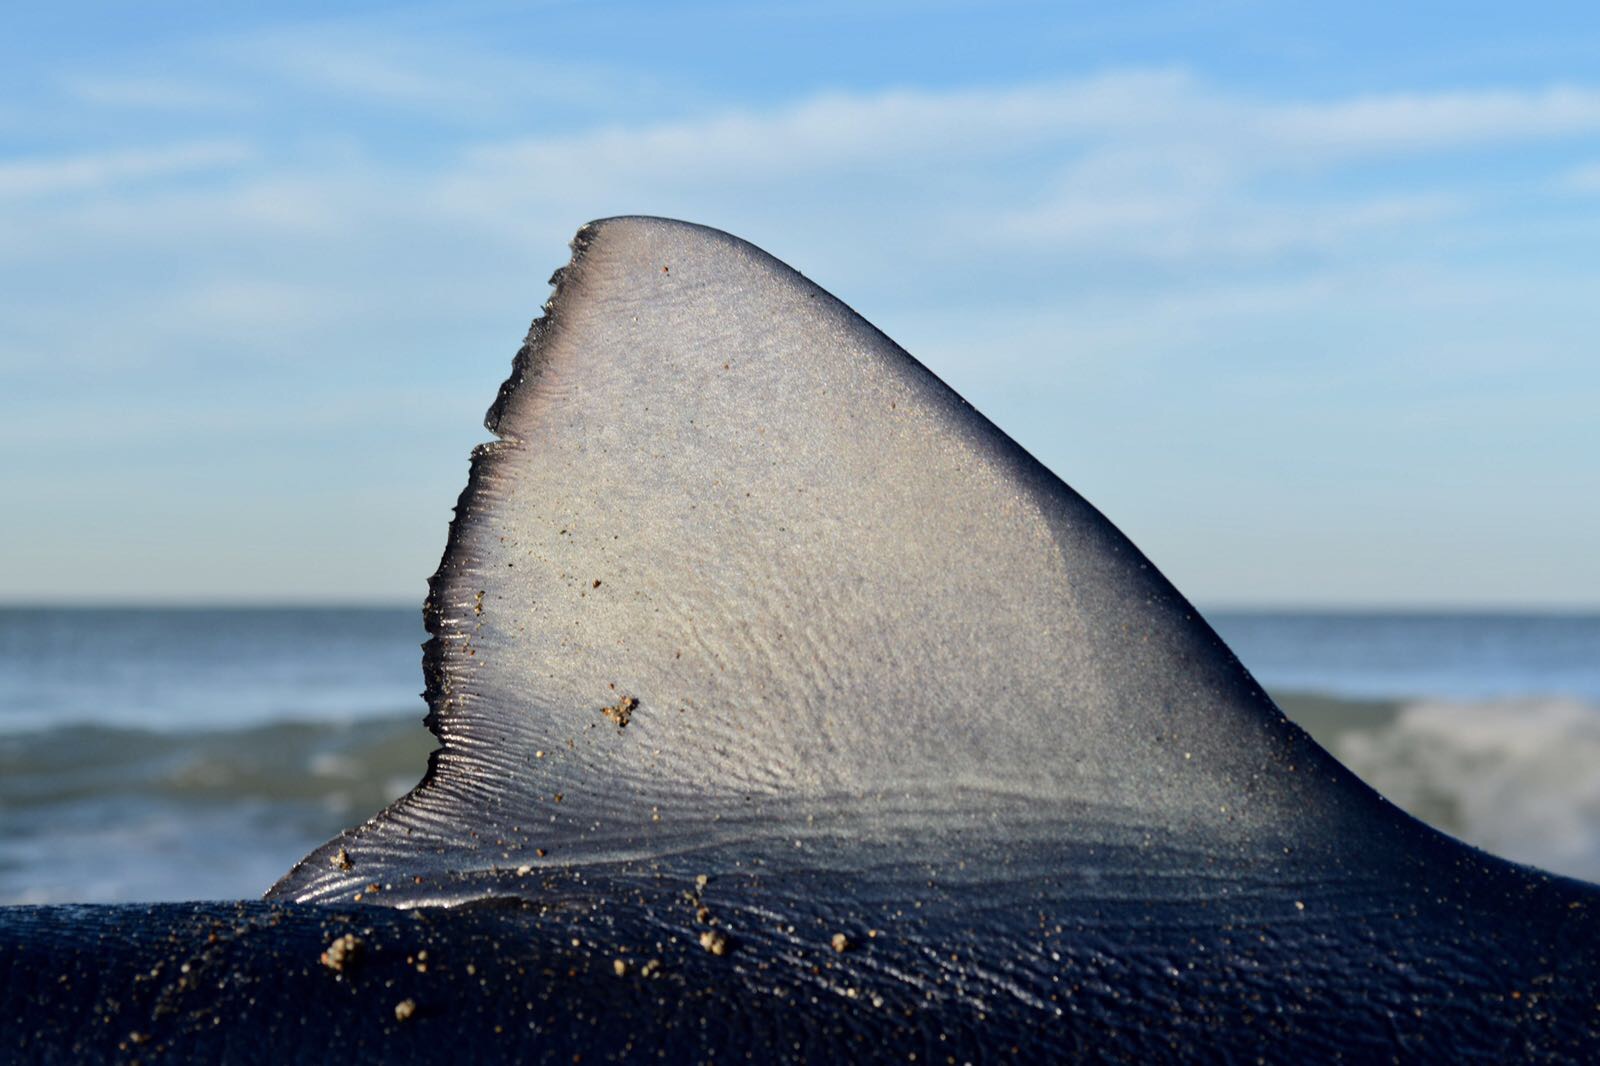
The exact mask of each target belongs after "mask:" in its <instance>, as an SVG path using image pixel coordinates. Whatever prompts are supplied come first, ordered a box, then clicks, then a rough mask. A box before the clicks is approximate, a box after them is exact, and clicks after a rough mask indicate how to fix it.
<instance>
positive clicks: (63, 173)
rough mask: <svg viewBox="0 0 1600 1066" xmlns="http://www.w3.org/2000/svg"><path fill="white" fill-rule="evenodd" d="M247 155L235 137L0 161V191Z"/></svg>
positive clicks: (30, 192)
mask: <svg viewBox="0 0 1600 1066" xmlns="http://www.w3.org/2000/svg"><path fill="white" fill-rule="evenodd" d="M253 155H254V153H253V151H252V150H251V149H250V148H249V146H247V145H244V144H242V143H239V142H237V141H208V142H203V143H198V144H180V145H175V146H171V147H167V148H149V149H132V150H127V151H118V152H99V153H94V154H90V155H75V156H58V157H56V158H46V159H10V160H0V196H15V197H23V196H50V195H55V194H58V193H65V192H86V191H91V190H99V189H105V188H108V187H111V186H116V185H120V184H123V183H125V182H130V181H139V180H148V179H153V178H166V177H174V176H176V175H179V174H189V173H193V172H195V171H204V170H216V169H222V168H227V167H235V166H238V165H239V164H241V163H244V162H246V161H248V160H249V159H251V158H252V157H253Z"/></svg>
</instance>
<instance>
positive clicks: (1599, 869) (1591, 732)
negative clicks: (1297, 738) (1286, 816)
mask: <svg viewBox="0 0 1600 1066" xmlns="http://www.w3.org/2000/svg"><path fill="white" fill-rule="evenodd" d="M1334 748H1335V753H1336V754H1337V755H1338V756H1339V758H1341V759H1342V760H1344V762H1345V764H1346V765H1348V766H1349V767H1350V768H1351V769H1352V770H1354V771H1355V772H1356V773H1357V774H1359V775H1360V776H1361V777H1362V778H1363V779H1364V780H1366V781H1367V782H1368V783H1369V784H1371V785H1372V786H1373V787H1374V788H1376V789H1378V791H1380V792H1382V793H1383V794H1384V795H1386V796H1388V797H1389V799H1391V800H1393V801H1394V802H1395V803H1397V804H1398V805H1399V806H1401V807H1403V808H1405V809H1406V810H1408V811H1410V812H1411V813H1413V814H1415V815H1417V816H1418V817H1420V818H1422V819H1423V820H1425V821H1428V822H1431V823H1433V824H1434V825H1437V826H1438V827H1439V828H1441V829H1444V830H1445V831H1447V832H1450V833H1453V834H1454V835H1456V836H1459V837H1461V838H1462V839H1464V840H1466V841H1467V842H1468V843H1471V844H1476V845H1478V846H1479V847H1482V848H1484V849H1486V850H1488V851H1491V852H1494V853H1495V854H1497V855H1503V856H1505V857H1506V858H1509V859H1513V860H1516V861H1518V862H1525V863H1531V864H1533V865H1536V866H1541V867H1544V868H1545V869H1547V870H1552V871H1555V872H1557V873H1564V874H1569V875H1572V876H1575V877H1582V878H1586V879H1588V880H1600V708H1597V707H1594V706H1591V705H1589V704H1586V703H1584V702H1581V701H1579V700H1574V699H1515V700H1495V701H1487V702H1474V703H1455V702H1444V701H1434V700H1427V701H1419V702H1415V703H1410V704H1407V705H1405V706H1404V707H1403V708H1401V710H1400V712H1399V713H1398V714H1396V715H1395V716H1394V718H1392V719H1391V720H1389V721H1387V722H1385V723H1384V724H1381V725H1374V726H1370V727H1367V728H1361V729H1356V730H1352V731H1350V732H1347V733H1344V734H1343V735H1341V736H1339V737H1338V738H1337V740H1336V741H1335V742H1334Z"/></svg>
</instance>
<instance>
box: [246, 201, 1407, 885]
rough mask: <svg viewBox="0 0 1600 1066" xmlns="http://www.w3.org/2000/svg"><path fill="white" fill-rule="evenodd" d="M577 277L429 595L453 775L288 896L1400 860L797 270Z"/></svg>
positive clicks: (561, 291)
mask: <svg viewBox="0 0 1600 1066" xmlns="http://www.w3.org/2000/svg"><path fill="white" fill-rule="evenodd" d="M553 282H554V284H555V291H554V293H553V295H552V296H551V298H550V300H549V302H548V304H547V305H546V309H545V310H546V313H545V315H544V316H543V317H542V318H540V319H539V320H538V321H536V322H535V323H534V325H533V328H532V329H531V331H530V333H529V335H528V338H527V341H526V343H525V344H524V345H523V347H522V350H521V351H520V352H519V353H518V355H517V357H516V360H515V363H514V366H513V370H512V374H511V377H510V379H509V380H508V381H507V382H506V383H505V385H504V386H503V387H502V388H501V390H500V394H499V396H498V398H497V399H496V400H495V402H494V406H493V407H492V408H491V410H490V412H489V415H488V419H487V423H488V426H489V428H490V429H491V430H492V431H493V432H494V434H495V436H496V439H495V440H494V441H493V442H491V443H488V444H485V445H482V446H480V447H479V448H478V449H477V451H476V453H475V454H474V456H473V461H472V469H471V475H470V478H469V482H468V485H467V488H466V490H465V491H464V492H463V494H462V496H461V499H460V502H459V504H458V506H457V509H456V517H455V520H454V522H453V523H452V526H451V530H450V535H449V541H448V545H447V548H446V550H445V554H444V558H443V561H442V562H441V564H440V567H439V571H438V573H437V574H436V575H435V576H434V578H433V580H432V584H431V593H430V596H429V599H428V603H427V606H426V609H425V610H426V620H427V626H428V629H429V631H430V633H431V634H432V639H431V640H430V641H429V643H428V644H427V646H426V649H425V657H424V658H425V663H424V666H425V674H426V679H427V692H426V695H427V699H428V703H429V707H430V714H429V717H428V724H429V726H430V728H432V729H433V731H434V732H435V733H436V734H437V735H438V738H439V740H440V743H441V747H440V749H439V750H438V751H437V752H436V754H435V756H434V758H433V759H432V761H431V764H430V767H429V771H428V774H427V776H426V778H425V779H424V780H423V782H422V783H421V784H420V785H418V786H417V788H416V789H415V790H413V791H412V792H411V793H410V794H409V795H407V796H406V797H404V798H402V799H401V800H399V801H397V802H396V803H395V804H393V805H392V806H391V807H389V808H388V809H387V810H385V811H383V812H381V813H380V814H378V815H377V816H376V817H374V818H373V819H372V820H370V821H369V822H367V823H366V824H364V825H361V826H359V827H357V828H355V829H352V830H350V831H348V832H346V833H344V834H342V835H341V836H340V837H339V838H337V839H335V840H333V841H330V842H329V843H328V844H326V845H324V846H323V847H322V848H320V849H318V850H317V851H315V852H313V853H312V854H311V855H310V856H308V857H307V858H306V859H305V860H303V861H302V862H301V863H300V864H299V865H297V866H296V867H295V868H294V869H293V870H292V871H290V872H289V873H288V874H287V875H286V876H285V877H284V878H283V880H281V881H280V882H279V883H278V884H277V885H275V886H274V887H273V889H272V890H271V892H270V893H269V894H270V895H271V896H275V897H281V898H292V899H298V900H319V899H348V898H350V896H352V895H353V894H356V893H361V892H362V891H363V887H364V886H367V885H370V884H377V883H383V884H385V885H386V886H387V887H386V888H385V889H384V890H383V891H382V892H381V893H380V894H379V895H378V896H377V897H376V898H375V899H373V900H372V901H374V902H393V903H401V904H405V903H422V902H445V903H449V902H459V901H461V900H463V899H471V898H474V897H475V896H477V895H486V894H496V893H501V892H505V891H512V892H516V891H518V889H517V887H516V886H517V885H519V884H521V883H523V882H524V881H526V880H527V879H528V875H530V874H532V873H536V872H538V871H541V870H546V869H549V868H551V867H564V868H570V867H573V866H581V865H583V864H593V863H608V862H622V863H629V862H641V861H654V862H669V861H671V857H672V856H679V855H684V854H694V855H697V856H700V857H702V858H704V857H705V856H711V855H719V854H720V855H724V856H727V855H752V854H764V853H766V852H768V851H770V852H771V853H772V854H774V855H776V854H778V853H779V852H780V851H781V850H782V849H783V848H788V847H789V846H790V842H791V841H793V842H794V843H795V845H796V847H798V845H799V843H800V838H801V837H802V836H807V835H808V834H809V838H814V837H818V836H825V837H826V839H827V841H829V842H830V843H829V847H831V848H832V849H833V852H832V856H833V857H832V858H831V859H829V860H828V861H830V862H834V863H836V864H837V863H846V864H848V862H849V861H850V860H849V857H848V856H849V852H850V849H851V848H856V849H863V848H868V847H870V848H872V849H874V851H873V854H874V856H875V860H874V861H884V860H885V857H887V861H891V862H892V861H897V860H899V859H904V860H905V861H943V860H945V859H951V858H960V857H962V856H965V855H971V854H975V853H976V851H977V850H981V848H982V847H983V846H984V845H985V842H987V843H988V844H993V843H994V842H996V841H997V840H998V841H1000V842H1001V843H1002V844H1003V843H1005V842H1006V841H1008V840H1010V841H1012V842H1013V843H1015V842H1016V841H1018V840H1023V839H1026V840H1027V841H1028V842H1030V847H1031V848H1032V849H1033V851H1034V852H1035V853H1036V854H1039V855H1042V856H1044V859H1043V860H1041V861H1043V862H1045V863H1046V865H1048V864H1049V862H1050V861H1052V860H1050V858H1049V856H1050V855H1051V854H1064V853H1065V849H1070V848H1074V847H1079V848H1082V847H1090V848H1093V847H1102V848H1104V847H1111V848H1113V849H1114V848H1116V847H1123V846H1126V847H1129V848H1137V847H1142V846H1148V845H1149V844H1150V843H1151V842H1152V841H1155V842H1156V843H1158V844H1161V845H1162V846H1163V847H1165V848H1166V849H1167V853H1168V854H1169V855H1187V856H1189V858H1188V859H1186V860H1183V861H1189V862H1194V863H1202V862H1203V863H1207V864H1211V865H1212V866H1213V867H1215V865H1216V864H1217V863H1223V864H1228V863H1234V864H1251V863H1255V862H1257V861H1258V860H1259V859H1260V857H1261V856H1266V855H1274V856H1276V855H1280V854H1284V853H1287V851H1288V850H1289V846H1290V845H1292V846H1294V847H1302V848H1303V847H1305V846H1307V845H1310V844H1313V843H1315V842H1318V841H1320V842H1323V843H1324V844H1327V845H1328V846H1329V847H1333V848H1337V847H1338V846H1339V841H1340V838H1341V835H1342V834H1344V833H1345V832H1346V831H1347V830H1348V829H1349V828H1350V827H1352V826H1356V827H1359V829H1360V831H1361V832H1362V833H1363V834H1364V837H1365V839H1366V840H1367V841H1368V842H1369V844H1368V846H1369V847H1372V848H1377V847H1379V844H1378V843H1377V841H1378V840H1379V838H1381V837H1382V836H1383V835H1384V833H1385V832H1391V831H1392V832H1391V835H1392V834H1393V833H1399V834H1402V835H1403V834H1404V833H1406V832H1409V831H1410V829H1409V828H1408V825H1409V822H1408V820H1407V819H1404V817H1403V816H1401V815H1399V814H1398V813H1397V812H1395V811H1394V810H1393V809H1392V808H1389V807H1387V806H1386V805H1385V804H1383V803H1382V801H1381V800H1379V799H1378V797H1376V796H1375V795H1374V794H1373V793H1371V792H1370V790H1368V789H1366V788H1365V787H1364V786H1362V785H1361V784H1360V783H1359V782H1357V781H1356V780H1355V779H1354V778H1353V777H1352V776H1351V775H1349V774H1348V773H1347V772H1346V771H1345V770H1344V769H1343V768H1342V767H1340V766H1339V765H1338V764H1337V762H1335V761H1334V760H1333V759H1332V758H1331V757H1329V756H1328V755H1326V753H1324V752H1323V751H1322V750H1321V749H1319V748H1317V746H1316V745H1315V744H1314V743H1312V742H1311V741H1310V740H1309V739H1308V738H1307V737H1306V736H1305V735H1304V734H1303V733H1302V732H1301V731H1300V730H1299V729H1298V728H1297V727H1295V726H1294V725H1293V724H1291V723H1290V722H1288V721H1287V720H1286V719H1285V718H1284V717H1283V715H1282V714H1281V713H1280V712H1279V711H1278V709H1277V708H1276V707H1275V706H1274V705H1273V704H1272V702H1271V700H1270V699H1269V698H1268V697H1267V696H1265V695H1264V694H1263V693H1262V691H1261V689H1260V687H1259V686H1258V685H1257V684H1256V683H1255V681H1254V679H1252V678H1251V677H1250V675H1249V674H1248V672H1247V671H1246V670H1245V669H1244V668H1243V667H1242V666H1241V665H1240V664H1239V662H1238V661H1237V660H1236V659H1235V657H1234V656H1233V655H1232V654H1231V653H1230V652H1229V650H1228V649H1227V647H1226V646H1225V645H1224V644H1223V643H1222V641H1221V640H1220V639H1219V638H1218V637H1217V636H1216V634H1215V633H1214V632H1213V631H1212V630H1211V629H1210V627H1209V626H1207V625H1206V623H1205V622H1204V621H1203V620H1202V619H1201V618H1200V616H1199V615H1198V614H1197V612H1196V611H1195V610H1194V609H1193V608H1192V607H1191V606H1190V605H1189V604H1188V603H1187V602H1186V601H1185V600H1184V599H1183V597H1182V596H1181V595H1179V594H1178V592H1177V591H1176V590H1175V589H1173V587H1172V586H1171V585H1170V584H1169V583H1168V582H1167V581H1166V580H1165V578H1163V577H1162V576H1161V574H1160V573H1159V572H1158V571H1157V570H1156V569H1155V567H1154V566H1152V565H1151V564H1150V563H1149V562H1148V561H1147V560H1146V559H1145V558H1144V557H1143V556H1142V555H1141V554H1140V552H1139V551H1138V550H1137V549H1136V548H1135V547H1134V546H1133V545H1132V544H1131V543H1130V542H1129V541H1128V540H1127V539H1126V538H1125V537H1124V536H1123V535H1122V534H1121V533H1120V532H1119V531H1118V530H1117V529H1116V528H1115V527H1114V526H1113V525H1112V524H1111V523H1109V522H1108V521H1107V520H1106V519H1105V518H1104V517H1102V516H1101V515H1100V514H1099V513H1098V512H1097V511H1096V510H1095V509H1094V508H1093V507H1092V506H1090V505H1089V504H1088V503H1087V502H1086V501H1085V500H1084V499H1082V498H1081V497H1080V496H1078V495H1077V494H1076V493H1074V492H1073V491H1072V490H1071V489H1070V488H1068V487H1067V486H1066V485H1065V484H1064V483H1062V481H1060V480H1059V479H1058V478H1057V477H1056V476H1055V475H1053V474H1052V473H1051V472H1050V471H1049V470H1047V469H1045V468H1044V467H1043V466H1042V465H1041V464H1040V463H1038V462H1037V461H1036V460H1034V459H1033V458H1032V457H1031V456H1029V455H1028V454H1027V453H1026V452H1025V451H1023V449H1021V448H1020V447H1019V446H1018V445H1016V444H1015V443H1014V442H1013V441H1012V440H1010V439H1009V438H1008V437H1007V436H1006V435H1005V434H1004V433H1002V432H1001V431H1000V430H999V429H997V428H996V427H995V426H994V425H993V424H992V423H990V422H989V421H987V420H986V419H985V418H984V417H983V416H981V415H980V414H978V413H977V412H976V411H975V410H974V409H973V408H972V407H971V406H970V405H969V404H967V403H966V402H965V401H964V400H962V398H961V397H960V396H958V395H957V394H956V393H955V392H954V391H952V390H951V389H950V388H948V387H947V386H946V385H945V384H944V383H943V382H941V381H940V380H939V379H938V378H937V377H935V376H934V375H933V374H932V373H930V372H929V371H928V370H927V369H926V368H924V367H923V366H922V365H921V364H919V363H918V362H916V360H914V359H913V358H912V357H910V356H909V355H907V354H906V353H905V352H904V351H902V350H901V349H900V348H898V347H897V346H896V345H895V344H894V343H893V342H892V341H890V340H889V339H888V338H887V337H885V336H884V335H883V334H882V333H880V332H879V331H878V330H876V329H875V328H873V327H872V326H871V325H870V324H869V323H867V322H866V321H865V320H864V319H862V318H861V317H860V316H858V315H857V314H855V313H854V312H853V311H852V310H851V309H850V308H848V307H847V306H845V305H844V304H843V303H841V302H840V301H839V300H837V299H835V298H834V297H832V296H831V295H829V294H828V293H826V292H824V291H823V290H821V289H820V288H818V287H817V286H816V285H814V284H812V283H811V282H810V281H808V280H807V279H806V278H804V277H803V276H801V275H800V274H798V273H797V272H795V271H794V270H792V269H791V268H789V267H788V266H785V265H784V264H783V263H781V262H779V261H777V260H776V259H774V258H772V257H771V256H769V255H767V254H766V253H764V252H762V251H761V250H759V249H757V248H755V247H753V246H752V245H750V244H747V243H745V242H743V241H741V240H738V239H736V238H734V237H731V236H729V235H727V234H725V233H721V232H719V231H716V230H712V229H707V228H704V227H701V226H695V225H690V224H687V223H682V222H675V221H669V220H664V219H654V218H615V219H607V220H603V221H599V222H595V223H591V224H589V225H587V226H585V227H584V228H583V229H582V230H581V231H580V232H579V234H578V236H577V238H576V240H575V241H574V242H573V257H572V261H571V263H570V264H569V265H568V266H567V267H565V268H564V269H563V270H561V271H560V272H558V274H557V275H556V277H555V278H554V279H553ZM819 827H821V828H819ZM1396 846H1397V847H1398V846H1400V845H1398V844H1397V845H1396ZM800 850H801V851H802V852H803V851H804V849H800ZM1008 854H1009V852H1008ZM819 861H820V860H819ZM1172 861H1178V860H1172ZM508 886H509V887H508ZM528 891H530V892H532V891H533V889H531V888H530V889H529V890H528Z"/></svg>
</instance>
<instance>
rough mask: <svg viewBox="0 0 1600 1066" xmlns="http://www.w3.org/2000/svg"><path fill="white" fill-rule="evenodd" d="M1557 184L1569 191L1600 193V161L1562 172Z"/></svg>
mask: <svg viewBox="0 0 1600 1066" xmlns="http://www.w3.org/2000/svg"><path fill="white" fill-rule="evenodd" d="M1556 184H1557V186H1558V187H1559V188H1562V189H1565V190H1566V191H1568V192H1576V193H1600V163H1589V164H1587V165H1585V166H1580V167H1574V168H1572V169H1571V170H1569V171H1567V172H1566V173H1565V174H1562V175H1561V176H1560V178H1558V179H1557V183H1556Z"/></svg>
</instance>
